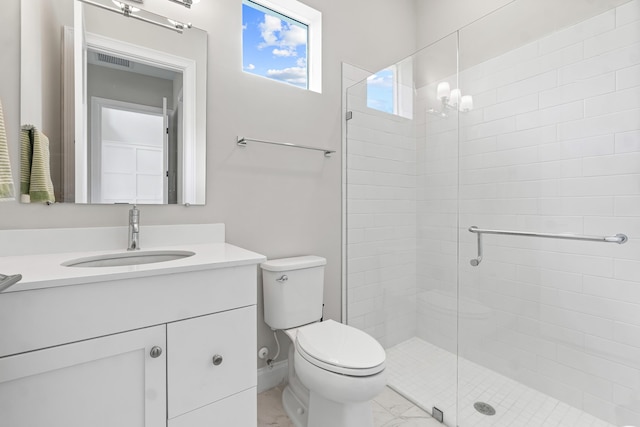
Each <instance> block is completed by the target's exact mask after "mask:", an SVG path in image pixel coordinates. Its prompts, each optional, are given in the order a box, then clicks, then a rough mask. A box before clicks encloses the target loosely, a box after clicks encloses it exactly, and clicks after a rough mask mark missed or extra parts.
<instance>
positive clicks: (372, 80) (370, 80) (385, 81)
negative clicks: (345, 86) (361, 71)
mask: <svg viewBox="0 0 640 427" xmlns="http://www.w3.org/2000/svg"><path fill="white" fill-rule="evenodd" d="M367 85H369V86H378V87H392V86H393V75H392V74H387V73H385V74H383V75H378V74H374V75H372V76H369V77H367Z"/></svg>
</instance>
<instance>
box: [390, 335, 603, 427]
mask: <svg viewBox="0 0 640 427" xmlns="http://www.w3.org/2000/svg"><path fill="white" fill-rule="evenodd" d="M456 369H458V370H459V375H460V379H459V390H457V389H456V387H457V381H456V378H457V375H458V372H457V371H456ZM387 374H388V377H387V378H388V380H387V381H388V384H389V386H391V387H393V388H394V389H395V390H398V391H400V392H401V393H402V394H403V395H404V396H406V397H407V398H408V399H410V400H411V401H412V402H416V403H417V404H418V405H419V406H420V407H423V408H432V407H433V406H436V407H438V408H439V409H440V410H442V411H444V421H445V424H446V425H447V426H456V425H458V426H460V427H615V426H614V425H613V424H609V423H607V422H605V421H603V420H601V419H599V418H596V417H594V416H593V415H590V414H587V413H585V412H583V411H581V410H579V409H576V408H574V407H572V406H569V405H567V404H566V403H563V402H560V401H559V400H557V399H554V398H553V397H550V396H547V395H546V394H543V393H540V392H539V391H536V390H534V389H532V388H529V387H527V386H525V385H523V384H521V383H519V382H517V381H514V380H512V379H510V378H507V377H505V376H503V375H500V374H498V373H496V372H494V371H492V370H490V369H487V368H485V367H483V366H480V365H477V364H475V363H473V362H470V361H468V360H465V359H461V360H460V364H459V366H457V360H456V356H455V354H453V353H449V352H448V351H445V350H443V349H441V348H440V347H436V346H434V345H432V344H430V343H428V342H426V341H423V340H421V339H419V338H415V337H414V338H411V339H409V340H407V341H405V342H403V343H400V344H398V345H396V346H394V347H392V348H389V349H387ZM457 392H458V393H459V401H460V408H459V411H458V416H457V417H458V419H457V420H456V401H457V399H458V398H457V397H456V393H457ZM478 401H482V402H486V403H489V404H490V405H492V406H493V407H494V408H495V409H496V414H495V415H493V416H486V415H482V414H480V413H479V412H477V411H476V410H475V409H474V408H473V404H474V403H475V402H478ZM456 421H457V424H456Z"/></svg>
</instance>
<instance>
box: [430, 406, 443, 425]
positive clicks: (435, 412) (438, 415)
mask: <svg viewBox="0 0 640 427" xmlns="http://www.w3.org/2000/svg"><path fill="white" fill-rule="evenodd" d="M431 416H432V417H433V418H435V419H436V421H439V422H441V423H442V422H444V412H442V411H441V410H440V409H438V408H436V407H435V406H434V407H433V409H432V410H431Z"/></svg>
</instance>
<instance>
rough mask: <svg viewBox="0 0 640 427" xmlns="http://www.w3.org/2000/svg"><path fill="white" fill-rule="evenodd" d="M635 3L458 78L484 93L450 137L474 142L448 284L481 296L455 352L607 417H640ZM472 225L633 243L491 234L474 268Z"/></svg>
mask: <svg viewBox="0 0 640 427" xmlns="http://www.w3.org/2000/svg"><path fill="white" fill-rule="evenodd" d="M623 11H626V12H623ZM638 11H640V3H639V2H638V1H632V2H630V3H627V4H625V5H623V6H621V7H619V8H618V9H617V10H612V11H609V12H607V13H604V14H602V15H599V16H596V17H594V18H591V19H589V20H587V21H584V22H582V23H580V24H578V25H575V26H573V27H570V28H567V29H565V30H562V31H559V32H557V33H555V34H553V35H551V36H548V37H545V38H543V39H540V40H538V41H537V42H534V43H531V44H529V45H527V46H525V47H523V48H520V49H518V51H519V52H520V55H514V54H512V53H509V54H506V55H503V56H504V57H506V58H508V59H501V58H495V59H492V60H490V61H488V63H483V64H478V65H476V66H474V67H473V69H470V70H462V71H461V73H460V76H459V78H460V86H461V89H462V91H463V93H470V94H472V95H475V92H474V91H475V90H476V88H479V89H478V90H480V91H481V92H482V98H483V99H484V100H489V102H487V103H485V104H479V105H478V108H477V109H476V110H475V111H474V113H475V114H477V115H482V117H483V120H482V121H480V122H479V121H478V119H477V117H475V116H474V117H472V118H469V119H467V117H466V116H465V115H464V114H461V115H460V119H459V122H460V146H461V147H470V146H473V147H474V148H466V149H464V150H463V149H462V148H461V152H460V163H459V174H460V187H459V196H460V228H459V230H460V243H461V246H460V254H461V256H460V264H459V273H460V276H459V284H460V285H459V286H460V287H459V294H460V299H461V301H472V302H474V303H476V304H478V305H479V306H482V307H484V308H485V312H484V313H485V316H484V318H483V319H482V320H479V319H478V316H476V317H473V316H471V315H468V314H467V313H464V312H463V311H461V313H460V318H459V325H458V326H459V333H460V335H459V347H458V350H459V353H460V355H461V356H463V357H465V358H467V359H469V360H471V361H473V362H475V363H478V364H480V365H482V366H485V367H488V368H491V369H493V370H495V371H497V372H499V373H501V374H503V375H506V376H508V377H510V378H514V379H516V380H518V381H521V382H522V383H523V384H525V385H527V386H529V387H532V388H535V389H537V390H539V391H542V392H544V393H546V394H547V395H549V396H551V397H554V398H557V399H559V400H560V401H563V402H565V403H568V404H570V405H572V406H574V407H576V408H578V409H581V410H584V411H585V412H587V413H590V414H592V415H594V416H596V417H598V418H601V419H602V420H605V421H607V422H610V423H612V424H615V425H627V424H628V425H638V424H640V363H639V362H638V361H639V360H640V347H639V346H638V344H639V341H640V335H638V333H640V329H639V327H640V295H639V293H640V234H638V231H640V229H639V227H640V198H639V195H640V132H639V131H638V130H639V129H640V69H639V68H638V64H640V13H638ZM622 16H624V18H621V17H622ZM461 37H464V32H463V33H462V34H461ZM523 52H526V53H527V55H523V54H522V53H523ZM534 52H535V54H533V53H534ZM460 55H462V56H463V55H464V52H460ZM552 55H555V56H553V57H552ZM487 64H488V65H487ZM496 64H497V65H496ZM499 75H504V76H509V79H508V80H502V79H501V78H499ZM478 76H479V77H478ZM494 82H495V84H493V85H492V84H491V83H494ZM492 93H495V95H496V96H495V98H494V97H493V95H492ZM494 100H495V102H492V101H494ZM427 133H428V134H427V136H426V138H425V141H424V142H425V144H426V145H427V146H429V145H432V144H431V142H430V135H429V127H427ZM494 141H495V144H494V143H493V142H494ZM420 191H421V188H418V192H419V193H420ZM420 215H422V214H421V213H420V212H419V216H420ZM419 222H420V221H419ZM471 225H477V226H480V227H485V228H499V229H516V230H526V231H541V232H552V233H557V232H560V233H562V232H568V233H578V234H590V235H612V234H616V233H626V234H628V235H629V237H630V241H629V242H628V243H627V244H625V245H615V244H601V243H589V242H565V241H556V240H544V239H531V238H523V237H503V236H493V235H491V236H485V239H484V251H485V252H484V259H483V261H482V263H481V264H480V266H479V267H472V266H471V265H470V264H469V260H470V259H472V258H474V257H475V256H476V236H475V235H474V234H472V233H469V232H468V231H467V228H468V227H469V226H471ZM418 244H419V245H420V242H418ZM442 257H443V258H446V259H448V256H447V255H445V254H443V255H442ZM502 269H505V271H504V272H502V273H498V271H499V270H502ZM449 287H450V288H452V287H453V284H450V285H449ZM461 307H462V305H461ZM428 320H429V319H428V318H427V319H426V321H428ZM452 323H455V321H454V320H452ZM623 331H624V332H623ZM430 341H431V342H432V343H434V344H437V345H440V346H442V344H441V343H438V342H434V341H433V340H430ZM462 375H464V372H463V373H462ZM622 390H626V392H622Z"/></svg>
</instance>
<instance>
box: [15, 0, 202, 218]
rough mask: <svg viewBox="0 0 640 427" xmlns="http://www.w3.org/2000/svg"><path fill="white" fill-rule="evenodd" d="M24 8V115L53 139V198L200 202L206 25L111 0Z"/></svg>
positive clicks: (26, 2)
mask: <svg viewBox="0 0 640 427" xmlns="http://www.w3.org/2000/svg"><path fill="white" fill-rule="evenodd" d="M22 8H23V10H22V16H23V26H22V33H23V43H22V70H23V71H22V82H23V83H22V88H21V97H22V105H23V108H22V111H21V120H22V123H23V124H27V123H28V124H33V125H34V126H35V127H36V128H37V129H38V130H39V131H41V132H42V133H43V134H44V135H46V136H47V137H48V139H49V141H50V144H49V150H50V157H51V168H50V169H51V180H52V182H53V185H54V189H55V195H56V200H57V201H64V202H75V203H104V204H113V203H135V204H190V205H192V204H204V203H205V180H206V171H205V168H206V162H205V159H206V93H207V91H206V84H207V82H206V71H207V34H206V32H204V31H202V30H199V29H196V28H182V24H179V23H176V21H173V20H170V19H168V18H166V17H162V16H159V15H155V14H151V13H149V12H146V11H144V10H135V11H133V12H130V14H131V13H132V14H135V15H136V17H138V18H140V19H132V16H123V14H122V13H120V10H119V9H118V8H117V7H115V6H114V3H113V2H111V1H110V0H90V1H89V2H81V1H79V0H23V1H22ZM107 9H109V10H107ZM136 9H138V8H137V7H136ZM32 12H33V13H35V15H31V14H32ZM53 12H55V13H53ZM25 14H26V16H30V18H29V20H28V21H29V23H28V24H27V25H26V26H25V19H24V17H25ZM34 17H35V22H34ZM145 21H146V22H145ZM150 22H153V23H155V25H154V24H152V23H150ZM34 27H38V29H37V30H35V32H36V33H39V34H36V35H34V34H33V32H34ZM172 29H173V30H172ZM45 32H48V33H46V34H45ZM43 40H59V42H58V43H56V42H53V41H52V42H51V43H50V46H44V45H43V43H44V42H43ZM56 53H57V55H56ZM60 58H61V59H60ZM38 68H39V69H40V72H39V73H38V72H37V69H38ZM50 71H51V72H52V74H53V75H54V76H53V77H54V78H48V77H47V78H46V79H45V78H43V76H44V75H45V74H47V73H49V72H50ZM56 74H57V76H58V77H59V78H58V79H57V81H58V82H59V81H61V82H62V84H59V83H58V84H56V79H55V75H56ZM34 80H38V81H41V82H42V85H41V90H38V89H35V88H33V87H32V85H30V84H28V83H27V82H32V81H34ZM56 103H57V105H58V106H60V105H62V112H61V114H60V112H59V111H60V108H57V109H56V108H54V105H55V104H56Z"/></svg>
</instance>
